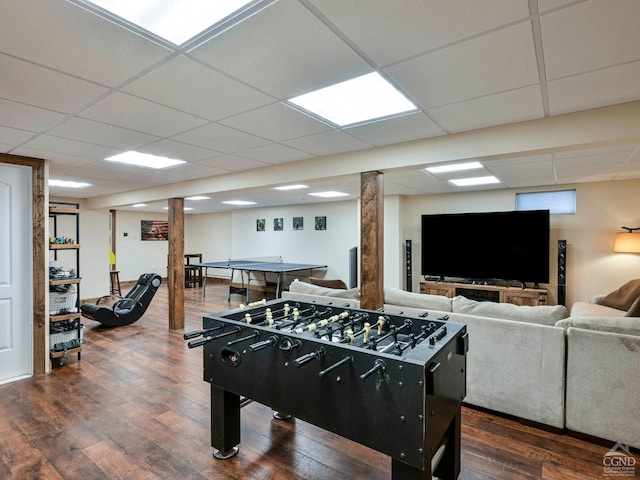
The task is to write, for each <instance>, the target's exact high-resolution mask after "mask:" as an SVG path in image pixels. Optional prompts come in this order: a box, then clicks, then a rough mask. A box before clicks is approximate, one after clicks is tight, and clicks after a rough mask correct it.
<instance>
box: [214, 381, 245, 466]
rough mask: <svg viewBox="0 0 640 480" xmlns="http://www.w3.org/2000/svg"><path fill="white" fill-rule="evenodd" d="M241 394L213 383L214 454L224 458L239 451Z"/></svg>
mask: <svg viewBox="0 0 640 480" xmlns="http://www.w3.org/2000/svg"><path fill="white" fill-rule="evenodd" d="M239 444H240V395H236V394H235V393H231V392H228V391H226V390H223V389H222V388H219V387H216V386H215V385H213V384H212V385H211V446H212V447H213V456H214V457H216V458H218V459H221V460H224V459H227V458H231V457H233V456H234V455H235V454H237V453H238V445H239Z"/></svg>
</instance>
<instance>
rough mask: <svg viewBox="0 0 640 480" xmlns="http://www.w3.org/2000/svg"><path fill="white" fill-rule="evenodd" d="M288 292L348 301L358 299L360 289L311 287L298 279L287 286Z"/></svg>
mask: <svg viewBox="0 0 640 480" xmlns="http://www.w3.org/2000/svg"><path fill="white" fill-rule="evenodd" d="M289 291H290V292H294V293H305V294H308V295H321V296H324V297H339V298H349V299H358V298H360V289H358V288H350V289H347V290H343V289H341V288H328V287H321V286H319V285H312V284H311V283H307V282H301V281H300V280H298V279H295V280H294V281H293V282H291V284H290V285H289Z"/></svg>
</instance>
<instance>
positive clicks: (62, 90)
mask: <svg viewBox="0 0 640 480" xmlns="http://www.w3.org/2000/svg"><path fill="white" fill-rule="evenodd" d="M0 72H2V77H1V78H2V81H0V97H1V98H5V99H11V100H14V101H16V102H20V103H25V104H27V105H32V106H37V107H40V108H43V109H48V110H55V111H56V112H61V113H71V112H74V111H77V110H79V109H80V108H81V107H83V106H84V105H87V104H88V103H89V102H92V101H94V100H95V99H97V98H99V97H100V96H101V95H103V94H104V93H106V92H107V89H106V88H104V87H101V86H98V85H95V84H92V83H89V82H86V81H84V80H79V79H77V78H74V77H71V76H69V75H64V74H62V73H58V72H54V71H53V70H49V69H47V68H43V67H38V66H36V65H33V64H32V63H28V62H24V61H22V60H17V59H15V58H12V57H9V56H7V55H2V54H0Z"/></svg>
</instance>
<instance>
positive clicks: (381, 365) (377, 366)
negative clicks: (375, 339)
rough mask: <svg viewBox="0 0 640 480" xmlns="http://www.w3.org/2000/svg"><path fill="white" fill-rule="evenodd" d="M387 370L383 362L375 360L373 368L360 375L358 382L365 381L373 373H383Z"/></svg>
mask: <svg viewBox="0 0 640 480" xmlns="http://www.w3.org/2000/svg"><path fill="white" fill-rule="evenodd" d="M386 368H387V366H386V365H385V363H384V360H381V359H379V358H378V359H377V360H376V361H375V362H374V365H373V367H372V368H371V369H370V370H367V371H366V372H364V373H363V374H362V375H360V380H363V381H364V380H366V379H367V378H369V377H370V376H371V375H373V374H374V373H376V372H378V371H381V372H384V370H385V369H386Z"/></svg>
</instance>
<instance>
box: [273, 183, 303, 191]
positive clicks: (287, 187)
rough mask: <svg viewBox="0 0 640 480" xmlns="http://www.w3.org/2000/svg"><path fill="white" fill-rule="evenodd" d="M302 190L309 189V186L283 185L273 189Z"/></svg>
mask: <svg viewBox="0 0 640 480" xmlns="http://www.w3.org/2000/svg"><path fill="white" fill-rule="evenodd" d="M302 188H309V185H302V184H298V185H282V186H281V187H273V189H274V190H300V189H302Z"/></svg>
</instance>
